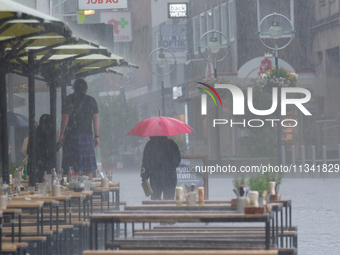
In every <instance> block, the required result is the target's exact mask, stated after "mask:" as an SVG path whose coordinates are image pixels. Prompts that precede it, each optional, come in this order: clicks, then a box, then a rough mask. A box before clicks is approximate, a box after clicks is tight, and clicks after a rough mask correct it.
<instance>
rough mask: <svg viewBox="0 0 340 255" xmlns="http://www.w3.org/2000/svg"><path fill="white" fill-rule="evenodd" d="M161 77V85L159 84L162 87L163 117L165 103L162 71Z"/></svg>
mask: <svg viewBox="0 0 340 255" xmlns="http://www.w3.org/2000/svg"><path fill="white" fill-rule="evenodd" d="M161 77H162V83H161V85H162V115H163V116H166V115H165V102H164V100H165V98H164V75H163V71H162V75H161Z"/></svg>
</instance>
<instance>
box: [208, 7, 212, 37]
mask: <svg viewBox="0 0 340 255" xmlns="http://www.w3.org/2000/svg"><path fill="white" fill-rule="evenodd" d="M212 21H213V20H212V10H208V11H207V32H208V31H210V30H212V29H213V24H212ZM211 37H212V33H210V34H208V36H207V39H208V43H209V42H210V39H211Z"/></svg>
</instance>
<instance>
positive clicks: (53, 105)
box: [50, 77, 57, 168]
mask: <svg viewBox="0 0 340 255" xmlns="http://www.w3.org/2000/svg"><path fill="white" fill-rule="evenodd" d="M56 81H57V77H52V80H51V82H50V115H51V124H50V125H51V141H52V143H51V152H52V162H51V168H57V143H56V140H57V137H56V132H57V88H56Z"/></svg>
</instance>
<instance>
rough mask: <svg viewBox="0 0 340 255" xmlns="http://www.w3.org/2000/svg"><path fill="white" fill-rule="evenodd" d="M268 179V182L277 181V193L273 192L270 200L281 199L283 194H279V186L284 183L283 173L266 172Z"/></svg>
mask: <svg viewBox="0 0 340 255" xmlns="http://www.w3.org/2000/svg"><path fill="white" fill-rule="evenodd" d="M265 176H266V179H267V181H268V183H270V182H271V183H273V182H275V183H276V184H275V194H271V195H270V198H269V200H279V199H280V197H281V195H280V194H279V187H280V184H281V183H282V176H283V173H282V172H279V173H266V174H265Z"/></svg>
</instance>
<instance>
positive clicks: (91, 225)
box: [89, 222, 94, 250]
mask: <svg viewBox="0 0 340 255" xmlns="http://www.w3.org/2000/svg"><path fill="white" fill-rule="evenodd" d="M93 224H94V223H93V222H91V224H90V234H89V236H90V238H89V241H90V250H92V246H93V244H92V236H93V235H92V232H93V230H92V229H93Z"/></svg>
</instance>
